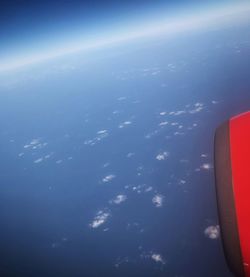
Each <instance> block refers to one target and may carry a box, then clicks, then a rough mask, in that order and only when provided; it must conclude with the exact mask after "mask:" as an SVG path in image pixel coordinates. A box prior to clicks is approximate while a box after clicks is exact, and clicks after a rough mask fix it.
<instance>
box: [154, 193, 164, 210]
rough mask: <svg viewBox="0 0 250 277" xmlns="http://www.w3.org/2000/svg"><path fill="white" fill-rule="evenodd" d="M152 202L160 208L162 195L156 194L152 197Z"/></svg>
mask: <svg viewBox="0 0 250 277" xmlns="http://www.w3.org/2000/svg"><path fill="white" fill-rule="evenodd" d="M152 202H153V204H154V205H155V207H157V208H160V207H162V205H163V202H164V196H163V195H161V194H156V195H155V196H154V197H153V198H152Z"/></svg>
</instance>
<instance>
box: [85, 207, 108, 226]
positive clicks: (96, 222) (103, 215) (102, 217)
mask: <svg viewBox="0 0 250 277" xmlns="http://www.w3.org/2000/svg"><path fill="white" fill-rule="evenodd" d="M109 217H110V213H109V212H108V211H103V210H100V211H99V212H98V213H97V214H96V216H95V217H94V219H93V221H92V222H91V223H90V224H89V226H90V227H91V228H98V227H100V226H101V225H102V224H104V223H105V222H106V221H107V220H108V218H109Z"/></svg>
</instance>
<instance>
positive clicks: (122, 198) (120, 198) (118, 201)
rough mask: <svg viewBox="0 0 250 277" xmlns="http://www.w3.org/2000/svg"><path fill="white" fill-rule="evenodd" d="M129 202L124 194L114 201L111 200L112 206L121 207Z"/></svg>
mask: <svg viewBox="0 0 250 277" xmlns="http://www.w3.org/2000/svg"><path fill="white" fill-rule="evenodd" d="M126 200H127V196H126V195H124V194H119V195H117V196H116V197H115V198H114V199H112V200H110V204H116V205H119V204H121V203H122V202H125V201H126Z"/></svg>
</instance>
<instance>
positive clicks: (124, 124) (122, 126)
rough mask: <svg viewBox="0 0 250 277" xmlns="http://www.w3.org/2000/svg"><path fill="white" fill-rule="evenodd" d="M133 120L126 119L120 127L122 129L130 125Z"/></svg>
mask: <svg viewBox="0 0 250 277" xmlns="http://www.w3.org/2000/svg"><path fill="white" fill-rule="evenodd" d="M131 124H132V122H131V121H124V122H123V123H121V124H120V125H119V126H118V128H120V129H122V128H124V127H125V126H128V125H131Z"/></svg>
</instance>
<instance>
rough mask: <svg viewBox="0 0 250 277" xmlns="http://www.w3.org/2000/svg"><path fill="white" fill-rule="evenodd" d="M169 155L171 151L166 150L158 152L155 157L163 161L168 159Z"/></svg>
mask: <svg viewBox="0 0 250 277" xmlns="http://www.w3.org/2000/svg"><path fill="white" fill-rule="evenodd" d="M168 156H169V153H168V152H166V151H164V152H162V153H160V154H158V155H157V156H156V157H155V158H156V160H158V161H163V160H166V159H167V158H168Z"/></svg>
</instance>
